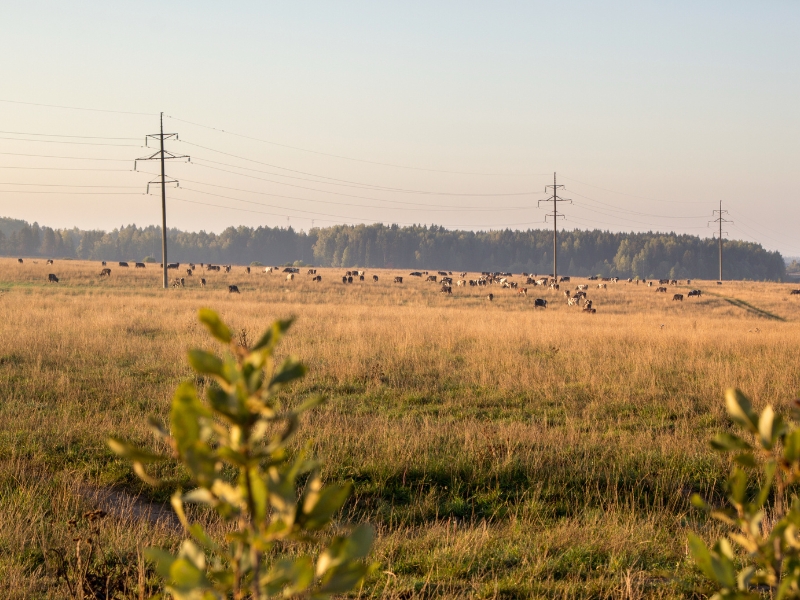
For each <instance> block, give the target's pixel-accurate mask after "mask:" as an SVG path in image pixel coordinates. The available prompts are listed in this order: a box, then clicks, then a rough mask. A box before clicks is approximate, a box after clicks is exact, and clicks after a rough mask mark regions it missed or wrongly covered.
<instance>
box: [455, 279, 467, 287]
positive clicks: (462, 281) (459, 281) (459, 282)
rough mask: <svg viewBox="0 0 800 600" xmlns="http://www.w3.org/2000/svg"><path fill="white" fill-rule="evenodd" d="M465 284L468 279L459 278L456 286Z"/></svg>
mask: <svg viewBox="0 0 800 600" xmlns="http://www.w3.org/2000/svg"><path fill="white" fill-rule="evenodd" d="M465 285H467V281H466V280H465V279H459V280H458V281H456V287H464V286H465Z"/></svg>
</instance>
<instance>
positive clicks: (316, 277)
mask: <svg viewBox="0 0 800 600" xmlns="http://www.w3.org/2000/svg"><path fill="white" fill-rule="evenodd" d="M311 281H322V275H314V277H312V278H311Z"/></svg>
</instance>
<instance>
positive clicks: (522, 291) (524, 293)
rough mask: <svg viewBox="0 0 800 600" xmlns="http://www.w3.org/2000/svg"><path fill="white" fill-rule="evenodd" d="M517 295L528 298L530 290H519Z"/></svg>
mask: <svg viewBox="0 0 800 600" xmlns="http://www.w3.org/2000/svg"><path fill="white" fill-rule="evenodd" d="M517 294H519V295H520V296H527V295H528V288H519V290H518V291H517Z"/></svg>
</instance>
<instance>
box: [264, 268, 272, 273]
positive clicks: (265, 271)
mask: <svg viewBox="0 0 800 600" xmlns="http://www.w3.org/2000/svg"><path fill="white" fill-rule="evenodd" d="M264 273H272V267H264Z"/></svg>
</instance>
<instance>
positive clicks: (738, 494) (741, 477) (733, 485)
mask: <svg viewBox="0 0 800 600" xmlns="http://www.w3.org/2000/svg"><path fill="white" fill-rule="evenodd" d="M728 491H729V492H730V497H731V500H732V501H733V502H734V503H735V504H744V503H745V500H746V498H745V494H746V493H747V475H746V474H745V472H744V471H742V470H741V469H739V468H738V467H737V468H735V469H733V471H732V472H731V474H730V477H728Z"/></svg>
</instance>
